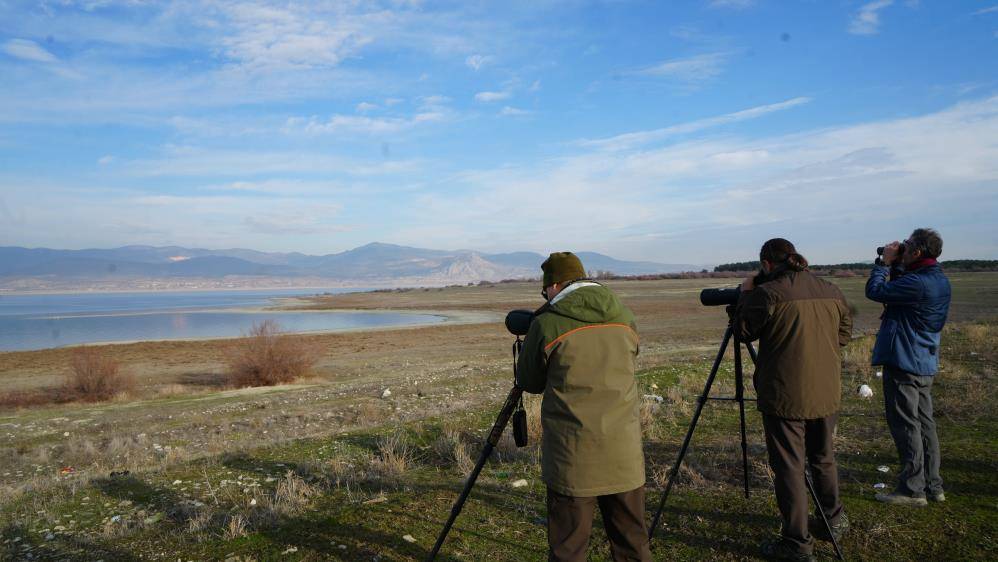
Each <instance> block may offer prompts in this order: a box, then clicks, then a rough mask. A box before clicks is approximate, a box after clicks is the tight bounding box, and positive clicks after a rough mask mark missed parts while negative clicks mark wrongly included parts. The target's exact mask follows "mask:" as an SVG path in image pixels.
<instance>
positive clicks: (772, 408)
mask: <svg viewBox="0 0 998 562" xmlns="http://www.w3.org/2000/svg"><path fill="white" fill-rule="evenodd" d="M734 328H735V332H736V334H737V335H738V336H739V337H740V338H741V339H742V340H743V341H754V340H756V339H758V340H759V358H758V362H757V364H756V370H755V379H754V380H755V390H756V394H757V395H758V402H757V405H758V408H759V410H760V411H761V412H763V413H765V414H769V415H773V416H779V417H781V418H788V419H816V418H822V417H825V416H828V415H830V414H832V413H835V412H836V411H838V409H839V402H840V400H841V396H842V388H841V386H842V381H841V375H842V351H841V349H842V347H844V346H845V345H846V344H847V343H849V339H850V337H851V333H852V316H851V314H850V312H849V305H848V304H847V303H846V300H845V297H843V296H842V292H841V291H840V290H839V288H838V287H836V286H835V285H833V284H831V283H829V282H828V281H825V280H823V279H819V278H817V277H815V276H814V275H812V274H811V273H810V272H808V271H801V272H788V273H785V274H783V275H780V276H778V277H777V278H776V279H773V280H771V281H767V282H765V283H762V284H760V285H759V286H758V287H756V288H755V289H753V290H752V291H747V292H745V293H742V295H741V298H740V299H739V301H738V307H737V314H736V318H735V323H734Z"/></svg>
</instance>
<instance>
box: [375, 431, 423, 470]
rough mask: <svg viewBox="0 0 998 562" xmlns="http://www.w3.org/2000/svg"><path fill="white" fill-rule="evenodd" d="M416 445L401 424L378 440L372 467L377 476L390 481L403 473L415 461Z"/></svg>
mask: <svg viewBox="0 0 998 562" xmlns="http://www.w3.org/2000/svg"><path fill="white" fill-rule="evenodd" d="M415 456H416V447H415V446H413V444H412V441H411V440H410V439H409V434H408V433H406V431H405V429H404V428H403V427H401V426H399V427H396V428H395V429H394V430H392V432H391V433H389V434H388V435H385V436H384V437H382V438H381V439H379V440H378V456H377V458H376V459H374V462H373V465H372V468H373V469H374V471H375V473H376V474H377V476H379V477H380V478H381V479H382V480H384V481H385V482H386V483H391V482H394V481H396V480H397V479H398V478H400V477H401V476H402V475H403V474H405V472H406V470H408V469H409V467H410V466H412V464H413V462H414V461H415Z"/></svg>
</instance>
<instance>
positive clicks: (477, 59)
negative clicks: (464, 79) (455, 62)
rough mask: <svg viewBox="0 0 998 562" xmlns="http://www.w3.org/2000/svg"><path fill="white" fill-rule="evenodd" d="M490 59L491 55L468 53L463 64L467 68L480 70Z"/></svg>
mask: <svg viewBox="0 0 998 562" xmlns="http://www.w3.org/2000/svg"><path fill="white" fill-rule="evenodd" d="M491 60H492V57H487V56H485V55H470V56H469V57H468V58H466V59H464V64H466V65H467V66H468V68H471V69H474V70H476V71H477V70H481V69H482V67H483V66H485V65H486V64H488V63H489V62H490V61H491Z"/></svg>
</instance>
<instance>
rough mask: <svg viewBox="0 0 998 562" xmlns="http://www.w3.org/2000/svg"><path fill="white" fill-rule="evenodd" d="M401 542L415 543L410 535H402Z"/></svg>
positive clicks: (414, 538)
mask: <svg viewBox="0 0 998 562" xmlns="http://www.w3.org/2000/svg"><path fill="white" fill-rule="evenodd" d="M402 540H404V541H405V542H416V537H414V536H412V535H403V536H402Z"/></svg>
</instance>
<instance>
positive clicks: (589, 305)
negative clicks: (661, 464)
mask: <svg viewBox="0 0 998 562" xmlns="http://www.w3.org/2000/svg"><path fill="white" fill-rule="evenodd" d="M541 269H542V270H543V271H544V287H543V288H544V290H543V294H544V297H545V298H546V299H547V300H548V304H547V305H545V306H544V308H543V312H542V313H540V314H538V315H537V317H536V319H535V320H534V322H533V323H532V324H531V325H530V330H529V331H528V332H527V337H526V340H525V341H524V344H523V352H522V354H521V355H520V359H519V363H518V365H517V369H516V382H517V384H518V385H519V386H521V387H522V388H523V389H524V390H525V391H527V392H532V393H535V394H536V393H543V394H544V400H543V402H542V403H541V425H542V427H543V428H544V435H543V437H542V440H541V456H542V462H541V467H542V476H543V479H544V483H545V484H547V487H548V493H547V509H548V546H549V560H557V561H584V560H586V550H587V549H588V546H589V535H590V531H591V530H592V525H593V514H594V511H595V508H596V506H597V505H599V508H600V512H601V513H602V514H603V525H604V527H606V534H607V537H608V538H609V539H610V552H611V555H612V556H613V559H614V560H617V561H623V560H629V561H630V560H640V561H642V562H644V561H650V560H651V551H650V549H649V546H648V531H647V528H646V526H645V521H644V507H645V505H644V498H645V494H644V484H645V466H644V453H643V452H642V449H641V424H640V422H639V420H638V408H639V407H640V395H639V394H638V388H637V385H636V383H635V380H634V362H635V358H636V357H637V354H638V334H637V329H636V327H635V324H634V315H633V314H631V311H630V310H628V309H627V307H626V306H624V305H623V304H622V303H621V302H620V300H619V299H618V298H617V297H616V295H614V294H613V292H611V291H610V290H609V289H607V288H606V287H604V286H602V285H600V284H598V283H594V282H592V281H588V280H585V279H584V278H585V276H586V273H585V269H583V267H582V262H580V261H579V258H577V257H576V256H575V255H574V254H572V253H571V252H556V253H553V254H551V256H550V257H549V258H548V259H547V261H545V262H544V263H543V264H542V265H541Z"/></svg>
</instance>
